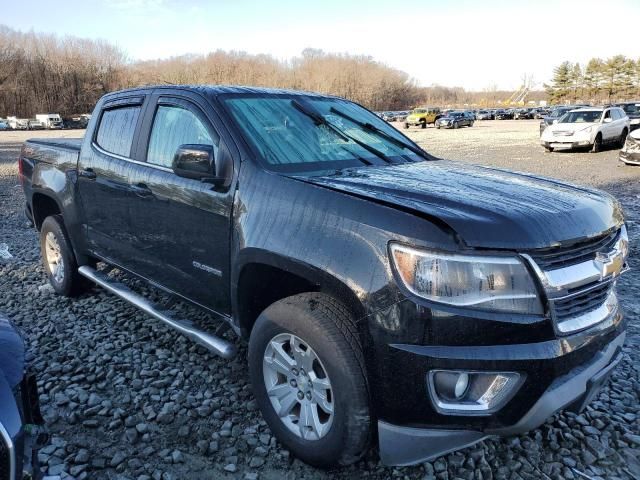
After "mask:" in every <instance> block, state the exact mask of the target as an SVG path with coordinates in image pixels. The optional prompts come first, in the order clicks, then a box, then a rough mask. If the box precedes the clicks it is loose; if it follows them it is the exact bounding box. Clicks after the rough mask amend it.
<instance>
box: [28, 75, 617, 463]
mask: <svg viewBox="0 0 640 480" xmlns="http://www.w3.org/2000/svg"><path fill="white" fill-rule="evenodd" d="M19 167H20V172H21V179H22V182H23V186H24V192H25V196H26V204H25V205H26V214H27V216H28V217H29V218H30V219H31V220H32V221H33V223H34V225H35V227H36V229H37V230H38V231H39V232H40V238H41V245H42V256H43V261H44V266H45V270H46V272H47V274H48V276H49V280H50V282H51V284H52V286H53V288H54V289H55V290H56V292H58V293H60V294H62V295H74V294H78V293H80V292H81V291H82V290H83V289H84V288H85V287H86V284H87V282H85V280H86V279H90V280H92V281H93V282H96V283H98V284H99V285H101V286H103V287H105V288H107V289H109V290H110V291H111V292H113V293H114V294H116V295H119V296H121V297H122V298H124V299H126V300H127V301H129V302H132V303H133V304H134V305H137V306H138V307H140V308H141V309H143V310H144V311H145V312H147V313H149V314H150V315H152V316H154V317H156V318H157V319H159V320H160V321H163V322H165V323H166V324H167V325H169V326H170V327H172V328H174V329H176V330H177V331H178V332H181V333H183V334H185V335H187V336H188V337H190V338H192V339H193V340H195V341H197V342H199V343H200V344H202V345H205V346H206V347H207V348H209V349H210V350H212V351H214V352H216V353H218V354H219V355H221V356H223V357H230V356H231V355H233V354H234V353H235V349H234V345H233V343H232V342H231V341H230V340H228V339H226V338H222V337H221V336H218V335H216V334H215V332H214V330H215V329H216V328H217V327H216V325H212V326H211V329H210V330H207V331H205V330H203V329H198V328H196V327H195V326H194V325H193V324H190V323H189V322H188V320H186V319H181V318H178V317H177V316H176V315H175V314H174V313H172V312H171V311H167V310H166V309H163V308H160V307H159V306H157V305H154V304H152V303H151V302H150V301H149V300H147V299H145V298H144V297H143V296H141V295H140V294H139V293H136V292H135V291H133V290H132V289H131V288H129V287H128V286H127V285H125V283H127V282H126V281H124V283H123V282H122V281H121V282H120V283H118V282H116V281H115V279H114V277H113V275H111V276H110V275H109V274H108V272H109V270H110V269H112V268H117V269H118V270H119V271H121V272H125V276H126V274H130V275H134V276H137V277H139V278H142V279H145V280H147V281H148V282H149V283H150V284H151V285H152V286H154V287H157V288H160V289H162V290H163V291H165V292H168V293H169V294H173V295H175V296H177V297H179V298H181V299H184V300H186V301H189V302H191V303H193V304H195V305H197V306H199V307H201V308H203V309H205V310H206V311H208V312H211V313H212V318H214V319H215V318H219V319H220V320H221V321H222V322H224V323H225V324H227V325H229V326H230V327H231V328H232V329H233V331H234V332H235V333H236V334H238V336H241V337H244V338H245V339H247V340H248V363H249V373H250V377H251V382H252V385H253V389H254V393H255V398H256V400H257V402H258V404H259V406H260V408H261V411H262V413H263V415H264V418H265V420H266V421H267V422H268V424H269V426H270V428H271V430H272V431H273V432H274V434H275V435H276V436H277V438H278V439H279V440H280V441H281V442H282V443H283V444H284V445H285V446H286V447H288V448H289V449H290V450H291V451H292V452H293V453H294V454H295V455H296V456H298V457H299V458H301V459H303V460H304V461H306V462H308V463H310V464H313V465H318V466H330V465H344V464H349V463H351V462H354V461H356V460H357V459H358V458H360V457H361V456H362V455H363V454H364V453H365V452H366V451H367V449H368V448H369V446H370V445H371V444H372V443H373V442H374V441H375V442H376V443H377V444H378V445H379V449H380V456H381V458H382V461H383V462H385V463H386V464H391V465H406V464H412V463H416V462H419V461H422V460H426V459H432V458H435V457H437V456H439V455H442V454H444V453H446V452H449V451H452V450H455V449H458V448H462V447H464V446H468V445H470V444H473V443H474V442H477V441H479V440H481V439H484V438H486V437H489V436H494V435H513V434H518V433H521V432H524V431H527V430H529V429H533V428H536V427H537V426H538V425H540V424H541V423H543V422H544V421H545V420H546V419H547V418H548V417H549V416H551V415H552V414H553V413H554V412H556V411H557V410H559V409H562V408H572V409H576V410H579V409H581V408H583V407H584V406H585V405H586V404H587V403H588V402H589V401H590V400H591V398H593V395H594V394H595V392H596V391H597V390H598V388H599V387H600V386H601V385H602V384H603V383H604V382H605V380H606V379H607V376H608V374H609V372H610V371H611V370H612V369H613V368H614V366H615V365H616V363H617V362H618V361H619V360H620V358H621V346H622V344H623V341H624V338H625V322H624V320H623V317H622V313H621V311H620V308H619V305H618V301H617V297H616V292H615V285H616V280H617V278H618V276H619V275H620V274H621V273H622V272H623V271H624V270H625V268H626V257H627V252H628V238H627V233H626V229H625V225H624V219H623V213H622V211H621V208H620V205H619V204H618V202H617V201H616V200H614V199H613V198H612V197H610V196H608V195H607V194H605V193H602V192H598V191H595V190H590V189H586V188H582V187H577V186H572V185H567V184H564V183H560V182H557V181H554V180H550V179H542V178H536V177H534V176H531V175H525V174H517V173H512V172H508V171H503V170H498V169H495V168H487V167H480V166H471V165H467V164H464V163H456V162H453V161H447V160H442V159H438V158H435V157H433V156H432V155H430V154H428V153H426V152H425V151H423V150H422V149H421V148H419V147H418V146H417V145H416V144H414V143H413V142H412V141H411V140H409V139H408V138H407V137H405V136H404V135H402V134H401V133H400V132H399V131H397V130H396V129H394V128H393V127H391V126H389V125H388V124H387V123H385V122H384V121H383V120H381V119H379V118H378V117H377V116H375V115H374V114H373V113H371V112H369V111H368V110H366V109H364V108H362V107H360V106H359V105H356V104H354V103H352V102H349V101H347V100H344V99H341V98H336V97H329V96H323V95H317V94H311V93H304V92H296V91H287V90H266V89H257V88H244V87H204V86H182V87H179V86H171V87H149V88H143V89H134V90H127V91H121V92H116V93H111V94H108V95H105V96H104V97H103V98H102V99H101V100H100V101H99V103H98V105H97V106H96V109H95V111H94V113H93V115H92V116H91V121H90V124H89V126H88V129H87V132H86V135H85V136H84V139H83V140H81V141H80V140H79V141H77V142H74V141H70V140H46V139H43V140H38V139H34V140H29V141H28V142H26V144H25V145H24V147H23V149H22V152H21V155H20V159H19ZM118 278H120V276H119V277H118ZM212 321H213V320H212ZM227 338H228V337H227Z"/></svg>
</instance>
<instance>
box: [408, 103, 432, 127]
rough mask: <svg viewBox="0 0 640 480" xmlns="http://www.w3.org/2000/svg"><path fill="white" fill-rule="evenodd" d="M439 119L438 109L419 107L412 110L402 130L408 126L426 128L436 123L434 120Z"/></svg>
mask: <svg viewBox="0 0 640 480" xmlns="http://www.w3.org/2000/svg"><path fill="white" fill-rule="evenodd" d="M438 118H440V109H439V108H437V107H420V108H416V109H414V110H413V111H412V112H411V113H410V114H409V116H408V117H407V118H406V119H405V121H404V128H409V127H410V126H412V125H413V126H416V127H418V126H420V127H422V128H427V125H428V124H429V123H433V124H435V123H436V120H437V119H438Z"/></svg>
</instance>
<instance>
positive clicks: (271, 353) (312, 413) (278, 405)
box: [262, 333, 334, 440]
mask: <svg viewBox="0 0 640 480" xmlns="http://www.w3.org/2000/svg"><path fill="white" fill-rule="evenodd" d="M262 365H263V375H264V383H265V387H266V391H267V395H268V396H269V400H270V401H271V405H272V406H273V408H274V410H275V411H276V413H277V414H278V416H279V418H280V420H281V421H282V423H284V424H285V426H286V427H287V428H288V429H289V430H290V431H291V432H292V433H293V434H295V435H296V436H298V437H300V438H303V439H304V440H319V439H320V438H322V437H324V436H325V435H326V434H327V433H328V432H329V430H330V428H331V424H332V423H333V417H334V396H333V390H332V387H331V381H330V380H329V376H328V375H327V371H326V369H325V368H324V366H323V365H322V362H321V361H320V358H319V357H318V355H317V354H316V352H315V351H314V350H313V349H312V348H311V347H310V346H309V344H308V343H307V342H305V341H304V340H303V339H301V338H300V337H297V336H296V335H293V334H290V333H281V334H279V335H276V336H275V337H273V338H272V339H271V341H269V343H268V344H267V347H266V348H265V352H264V358H263V363H262Z"/></svg>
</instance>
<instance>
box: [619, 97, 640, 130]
mask: <svg viewBox="0 0 640 480" xmlns="http://www.w3.org/2000/svg"><path fill="white" fill-rule="evenodd" d="M617 106H618V107H621V108H622V109H623V110H624V112H625V113H626V114H627V117H629V128H630V130H635V129H636V128H640V102H627V103H620V104H618V105H617Z"/></svg>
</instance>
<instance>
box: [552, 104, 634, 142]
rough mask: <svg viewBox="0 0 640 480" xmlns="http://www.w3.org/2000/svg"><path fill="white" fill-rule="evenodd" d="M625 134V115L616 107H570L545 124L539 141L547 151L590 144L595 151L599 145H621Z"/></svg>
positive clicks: (626, 119)
mask: <svg viewBox="0 0 640 480" xmlns="http://www.w3.org/2000/svg"><path fill="white" fill-rule="evenodd" d="M627 133H629V117H627V114H626V113H625V112H624V110H622V109H621V108H619V107H606V108H602V107H589V108H579V109H576V110H570V111H569V112H567V113H565V114H564V115H563V116H562V117H560V118H559V119H558V120H557V121H555V122H554V123H553V124H552V125H549V126H548V127H547V128H546V129H545V130H544V132H542V136H541V137H540V143H541V144H542V146H543V147H544V148H546V149H547V150H548V151H550V152H553V151H554V150H570V149H572V148H579V147H591V151H592V152H599V151H600V149H601V148H602V145H604V144H606V143H613V144H616V145H619V146H620V147H622V145H624V141H625V140H626V138H627Z"/></svg>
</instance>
